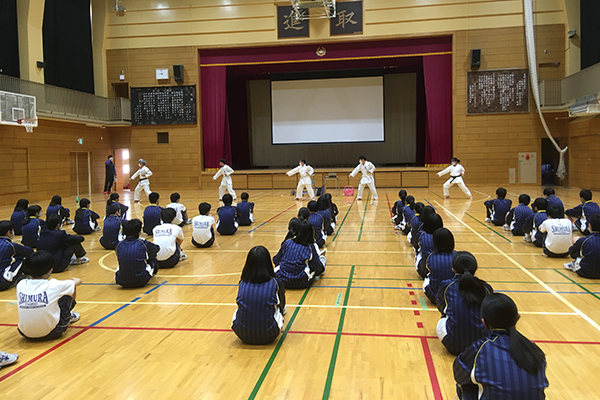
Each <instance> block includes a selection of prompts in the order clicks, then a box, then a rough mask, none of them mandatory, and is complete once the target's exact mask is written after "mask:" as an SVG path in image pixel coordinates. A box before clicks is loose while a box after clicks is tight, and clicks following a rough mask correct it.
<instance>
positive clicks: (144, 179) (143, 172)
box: [131, 165, 152, 201]
mask: <svg viewBox="0 0 600 400" xmlns="http://www.w3.org/2000/svg"><path fill="white" fill-rule="evenodd" d="M138 176H139V178H140V181H139V182H138V185H137V186H136V187H135V194H134V195H133V200H135V201H140V195H141V194H142V190H144V191H145V192H146V195H150V193H152V191H151V190H150V181H149V180H148V178H149V177H150V176H152V171H150V169H149V168H148V167H146V166H145V165H144V166H143V167H142V168H140V169H138V170H137V172H136V173H135V174H133V176H132V177H131V179H132V180H133V179H135V178H137V177H138Z"/></svg>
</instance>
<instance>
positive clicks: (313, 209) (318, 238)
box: [305, 200, 327, 248]
mask: <svg viewBox="0 0 600 400" xmlns="http://www.w3.org/2000/svg"><path fill="white" fill-rule="evenodd" d="M307 208H308V211H309V214H308V218H305V219H306V220H307V221H308V222H310V223H311V225H312V226H313V227H314V228H315V243H316V244H317V246H319V248H321V247H323V246H325V241H326V240H327V234H326V233H325V221H323V217H322V216H320V215H319V214H318V213H317V212H318V211H319V206H318V205H317V202H316V201H314V200H311V201H309V202H308V205H307Z"/></svg>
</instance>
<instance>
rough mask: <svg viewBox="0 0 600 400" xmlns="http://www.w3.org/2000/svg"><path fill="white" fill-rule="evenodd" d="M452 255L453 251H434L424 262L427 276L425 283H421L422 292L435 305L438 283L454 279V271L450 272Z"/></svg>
mask: <svg viewBox="0 0 600 400" xmlns="http://www.w3.org/2000/svg"><path fill="white" fill-rule="evenodd" d="M454 254H455V251H451V252H442V251H434V252H433V253H431V254H429V257H427V259H426V260H425V270H426V272H427V275H426V277H425V282H423V291H424V292H425V296H427V298H428V299H429V301H431V302H432V303H433V304H437V302H438V298H437V294H438V289H439V288H440V283H442V281H445V280H448V279H452V278H453V277H454V271H452V258H453V257H454Z"/></svg>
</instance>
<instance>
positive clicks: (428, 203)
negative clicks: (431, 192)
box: [423, 199, 437, 210]
mask: <svg viewBox="0 0 600 400" xmlns="http://www.w3.org/2000/svg"><path fill="white" fill-rule="evenodd" d="M423 200H425V201H426V202H427V204H429V205H430V206H431V207H433V204H431V203H430V202H429V200H427V199H423ZM433 209H434V210H437V208H435V207H433Z"/></svg>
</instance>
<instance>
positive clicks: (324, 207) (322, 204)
mask: <svg viewBox="0 0 600 400" xmlns="http://www.w3.org/2000/svg"><path fill="white" fill-rule="evenodd" d="M317 206H318V208H319V211H317V214H319V215H320V216H321V217H322V218H323V228H324V230H325V234H326V235H327V236H329V235H333V230H334V229H335V222H333V219H332V216H331V202H330V201H329V199H328V198H327V197H325V196H324V195H323V196H321V197H319V198H318V199H317Z"/></svg>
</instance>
